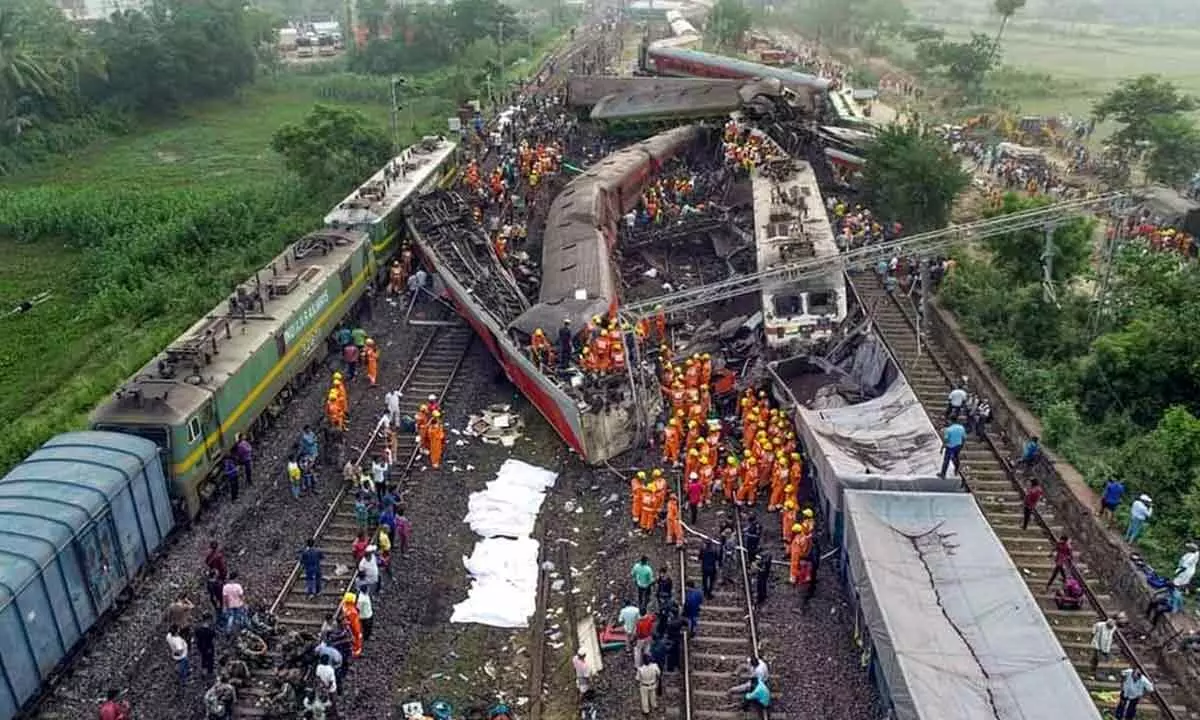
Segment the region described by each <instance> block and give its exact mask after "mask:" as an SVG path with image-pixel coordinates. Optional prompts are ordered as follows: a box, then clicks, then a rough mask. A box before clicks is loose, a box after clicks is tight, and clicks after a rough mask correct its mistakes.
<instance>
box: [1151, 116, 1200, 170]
mask: <svg viewBox="0 0 1200 720" xmlns="http://www.w3.org/2000/svg"><path fill="white" fill-rule="evenodd" d="M1147 130H1148V132H1147V135H1148V136H1149V141H1150V151H1149V153H1147V155H1146V177H1148V178H1149V179H1151V180H1154V181H1157V182H1160V183H1163V184H1166V185H1170V186H1173V187H1180V186H1182V185H1184V184H1185V183H1187V182H1188V181H1189V180H1191V179H1192V177H1193V176H1194V175H1195V174H1196V171H1197V170H1198V169H1200V130H1197V128H1196V121H1194V120H1192V119H1191V118H1189V117H1184V116H1182V115H1164V116H1161V117H1156V118H1153V119H1151V120H1150V122H1149V128H1148V129H1147Z"/></svg>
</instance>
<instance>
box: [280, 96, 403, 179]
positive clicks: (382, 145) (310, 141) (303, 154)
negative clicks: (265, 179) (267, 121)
mask: <svg viewBox="0 0 1200 720" xmlns="http://www.w3.org/2000/svg"><path fill="white" fill-rule="evenodd" d="M271 149H273V150H274V151H275V152H277V153H279V154H280V155H282V156H283V161H284V164H285V165H286V166H287V168H288V169H289V170H291V171H292V172H294V173H296V175H298V176H300V178H301V179H302V180H303V181H304V182H305V184H307V185H308V186H309V187H310V188H311V189H313V190H324V189H329V188H337V189H344V188H349V187H353V186H354V185H355V184H357V183H359V182H361V181H362V179H363V178H365V177H368V176H370V175H371V173H373V172H375V170H377V169H378V168H379V167H380V166H381V165H383V164H384V163H385V162H387V160H388V158H389V157H391V154H392V143H391V140H390V139H389V138H388V135H387V133H386V132H385V131H384V130H383V129H382V128H380V127H378V126H376V125H374V124H372V123H371V122H370V121H369V120H367V118H366V117H365V116H363V114H362V113H359V112H357V111H354V110H343V109H340V108H334V107H329V106H328V105H317V106H315V107H314V108H313V110H312V112H311V113H309V115H308V117H306V118H305V119H304V122H302V123H300V124H294V123H288V124H286V125H284V126H282V127H280V128H279V129H278V130H276V131H275V134H274V136H272V138H271Z"/></svg>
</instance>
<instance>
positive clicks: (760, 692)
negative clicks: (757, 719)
mask: <svg viewBox="0 0 1200 720" xmlns="http://www.w3.org/2000/svg"><path fill="white" fill-rule="evenodd" d="M770 706H771V689H770V688H768V687H767V683H766V682H764V681H763V680H762V678H758V679H756V680H755V681H754V687H753V688H752V689H751V690H750V692H748V693H746V695H745V696H744V697H743V698H742V709H743V710H749V709H751V708H754V707H757V708H761V709H763V710H766V709H767V708H769V707H770Z"/></svg>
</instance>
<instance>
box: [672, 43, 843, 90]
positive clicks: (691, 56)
mask: <svg viewBox="0 0 1200 720" xmlns="http://www.w3.org/2000/svg"><path fill="white" fill-rule="evenodd" d="M650 53H651V54H652V55H658V56H661V57H665V58H673V59H675V60H680V61H683V62H693V63H698V64H702V65H715V66H723V67H727V68H730V69H732V70H735V71H737V72H739V73H743V74H745V75H746V76H747V77H762V78H776V79H778V80H782V81H783V82H784V83H785V84H792V85H803V86H805V87H813V88H817V89H820V90H828V89H829V86H830V81H829V79H827V78H822V77H817V76H816V75H810V74H808V73H802V72H797V71H795V70H788V69H786V68H778V67H772V66H770V65H763V64H761V63H754V62H749V61H747V60H739V59H737V58H731V57H725V56H724V55H714V54H712V53H706V52H701V51H700V50H685V49H681V48H668V47H653V48H651V49H650Z"/></svg>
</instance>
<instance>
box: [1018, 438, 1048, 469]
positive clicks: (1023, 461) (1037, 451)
mask: <svg viewBox="0 0 1200 720" xmlns="http://www.w3.org/2000/svg"><path fill="white" fill-rule="evenodd" d="M1041 454H1042V445H1041V443H1040V442H1039V441H1038V438H1037V436H1036V435H1034V436H1033V437H1031V438H1029V439H1028V440H1026V441H1025V447H1024V448H1022V450H1021V457H1019V458H1017V466H1018V467H1020V468H1028V467H1029V466H1030V465H1032V464H1033V463H1034V462H1035V461H1036V460H1037V459H1038V456H1040V455H1041Z"/></svg>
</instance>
